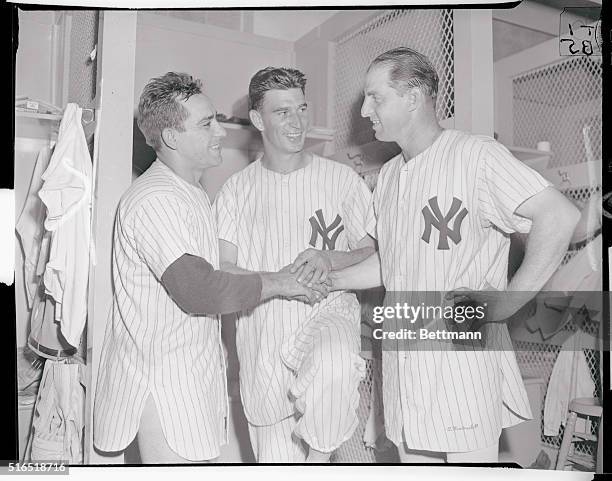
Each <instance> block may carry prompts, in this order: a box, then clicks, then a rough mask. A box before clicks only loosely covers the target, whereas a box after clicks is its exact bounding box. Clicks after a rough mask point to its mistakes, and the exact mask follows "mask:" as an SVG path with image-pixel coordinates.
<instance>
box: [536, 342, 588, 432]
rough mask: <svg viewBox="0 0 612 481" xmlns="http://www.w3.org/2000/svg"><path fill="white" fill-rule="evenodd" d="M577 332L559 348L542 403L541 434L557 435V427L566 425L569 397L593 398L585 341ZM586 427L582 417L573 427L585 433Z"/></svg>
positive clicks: (570, 398)
mask: <svg viewBox="0 0 612 481" xmlns="http://www.w3.org/2000/svg"><path fill="white" fill-rule="evenodd" d="M584 335H585V334H584V333H583V332H582V331H578V332H577V333H576V334H574V335H572V336H571V337H570V338H569V339H567V341H565V342H564V343H563V346H561V351H560V352H559V355H558V357H557V361H556V362H555V365H554V367H553V370H552V373H551V375H550V380H549V381H548V389H547V391H546V399H545V402H544V435H545V436H557V435H558V434H559V427H560V426H561V425H562V424H565V418H566V416H567V412H568V407H569V403H570V401H571V400H572V399H575V398H581V397H593V393H594V391H595V384H594V383H593V379H592V375H591V370H590V369H589V365H588V363H587V360H586V357H585V355H584V351H583V350H582V349H581V348H580V346H582V345H583V344H584V343H583V342H582V336H584ZM588 428H589V426H587V425H586V423H585V420H584V419H581V418H578V419H577V421H576V430H577V431H582V432H586V431H587V429H588Z"/></svg>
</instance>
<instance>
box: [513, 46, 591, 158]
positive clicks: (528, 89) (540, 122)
mask: <svg viewBox="0 0 612 481" xmlns="http://www.w3.org/2000/svg"><path fill="white" fill-rule="evenodd" d="M601 76H602V69H601V60H597V58H594V57H573V58H570V59H569V60H564V61H561V62H558V63H555V64H552V65H547V66H545V67H542V68H539V69H536V70H532V71H530V72H525V73H524V74H522V75H520V76H518V77H516V78H514V79H513V104H514V143H515V145H517V146H521V147H530V148H535V147H536V144H537V142H538V141H544V140H545V141H548V142H550V145H551V149H552V151H553V152H554V154H555V155H554V156H553V157H552V159H551V160H550V163H549V165H548V167H549V168H553V167H559V166H564V165H573V164H577V163H581V162H586V161H587V160H589V156H592V157H593V158H594V159H601V135H602V120H601V91H602V77H601ZM589 150H590V152H589Z"/></svg>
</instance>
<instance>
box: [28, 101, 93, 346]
mask: <svg viewBox="0 0 612 481" xmlns="http://www.w3.org/2000/svg"><path fill="white" fill-rule="evenodd" d="M81 116H82V109H81V108H80V107H79V106H78V105H76V104H68V105H67V106H66V110H65V111H64V116H63V118H62V122H61V124H60V129H59V134H58V139H57V145H56V147H55V151H54V152H53V156H52V157H51V161H50V163H49V167H48V168H47V170H46V171H45V173H44V174H43V176H42V178H43V181H44V183H43V186H42V188H41V190H40V192H39V196H40V198H41V200H42V201H43V203H44V204H45V206H46V207H47V218H46V219H45V228H46V229H47V230H48V231H50V232H51V246H50V253H49V261H48V263H47V267H46V269H45V274H44V284H45V290H46V292H47V293H48V294H49V295H51V296H52V297H53V298H54V299H55V301H56V303H57V304H56V320H57V321H59V322H60V325H61V331H62V334H63V335H64V337H65V338H66V340H67V341H68V342H69V343H70V344H71V345H73V346H75V347H78V345H79V339H80V336H81V333H82V331H83V327H84V326H85V321H86V317H87V279H88V274H89V243H90V238H91V231H90V220H91V211H90V209H91V178H92V167H91V157H90V155H89V150H88V148H87V142H86V140H85V134H84V132H83V127H82V125H81Z"/></svg>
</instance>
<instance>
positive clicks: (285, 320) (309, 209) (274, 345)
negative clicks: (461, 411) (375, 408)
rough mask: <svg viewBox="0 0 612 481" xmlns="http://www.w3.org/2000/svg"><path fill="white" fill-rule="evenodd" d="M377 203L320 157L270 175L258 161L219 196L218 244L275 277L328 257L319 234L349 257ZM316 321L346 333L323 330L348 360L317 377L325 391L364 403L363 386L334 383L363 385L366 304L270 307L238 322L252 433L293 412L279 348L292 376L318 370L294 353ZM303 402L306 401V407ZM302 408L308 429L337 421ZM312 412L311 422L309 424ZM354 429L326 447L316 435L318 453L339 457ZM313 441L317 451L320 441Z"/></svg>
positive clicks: (338, 296)
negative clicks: (303, 369)
mask: <svg viewBox="0 0 612 481" xmlns="http://www.w3.org/2000/svg"><path fill="white" fill-rule="evenodd" d="M370 202H371V195H370V192H369V190H368V188H367V186H366V185H365V183H364V182H363V181H362V180H361V179H360V178H359V176H357V174H356V173H355V172H354V171H353V170H352V169H351V168H350V167H348V166H345V165H342V164H339V163H337V162H334V161H331V160H328V159H324V158H321V157H318V156H313V159H312V161H311V162H310V163H309V164H308V165H307V166H306V167H304V168H302V169H299V170H296V171H294V172H291V173H289V174H279V173H276V172H273V171H270V170H268V169H266V168H264V167H263V166H262V164H261V161H260V160H257V161H255V162H253V163H252V164H251V165H249V166H248V167H247V168H245V169H244V170H242V171H241V172H239V173H237V174H235V175H234V176H232V177H231V178H230V179H229V180H228V181H227V182H226V184H225V185H224V186H223V188H222V189H221V191H220V192H219V194H218V196H217V199H216V210H217V219H218V222H219V237H220V238H221V239H224V240H226V241H228V242H231V243H232V244H234V245H236V246H237V247H238V258H237V265H238V266H239V267H242V268H245V269H249V270H253V271H278V270H279V269H281V268H282V267H284V266H286V265H288V264H290V263H292V262H293V260H294V259H295V257H297V255H298V254H299V253H300V252H302V251H303V250H305V249H307V248H309V247H314V248H317V249H321V248H323V245H324V240H323V236H322V235H321V234H317V228H315V227H314V226H316V225H318V226H319V227H321V228H322V229H323V230H326V229H325V228H327V229H328V232H327V233H326V234H325V235H326V237H327V240H328V241H331V242H332V244H333V239H335V245H333V247H334V248H335V249H336V250H345V251H346V250H349V248H350V247H355V245H356V244H357V243H358V242H359V241H360V240H361V239H362V238H363V237H364V236H365V235H366V230H365V227H366V221H365V217H366V214H367V210H368V205H369V203H370ZM317 211H320V213H319V214H317ZM330 227H333V228H332V229H329V228H330ZM311 242H312V244H311ZM318 312H325V313H326V314H327V317H325V319H326V321H325V322H326V323H333V322H336V320H338V326H342V327H338V329H337V331H336V332H334V331H333V330H331V331H330V330H326V329H322V332H325V333H326V334H324V336H325V337H326V339H327V341H326V342H330V343H332V344H333V345H335V346H337V347H338V349H340V350H341V351H342V352H343V353H344V354H345V357H344V358H343V359H342V360H341V362H342V366H336V365H334V366H333V369H332V366H331V365H326V367H325V369H322V370H321V373H320V375H322V374H323V372H325V374H326V375H329V376H330V377H329V380H328V381H326V382H327V383H328V384H329V383H331V384H332V385H333V389H334V390H336V391H338V390H353V391H354V392H355V395H356V394H357V384H358V381H357V383H354V382H352V381H351V382H350V383H349V384H346V382H344V384H342V383H339V382H337V381H336V380H337V379H343V377H348V378H349V379H351V380H352V379H354V378H356V377H357V374H356V373H355V372H356V364H358V363H356V362H355V360H354V358H353V357H352V356H353V355H357V354H358V352H359V342H358V339H359V304H358V302H357V300H356V298H355V296H354V295H353V294H349V293H340V292H339V293H334V294H332V295H330V296H329V297H328V298H327V299H326V300H324V301H323V302H322V303H320V304H319V305H318V306H317V307H316V308H314V310H313V307H311V306H308V305H306V304H304V303H301V302H298V301H288V300H284V299H279V298H274V299H270V300H268V301H266V302H264V303H262V304H261V305H260V306H258V307H257V308H255V309H253V310H252V311H249V312H244V313H242V314H241V315H240V317H239V318H238V321H237V335H236V343H237V351H238V357H239V360H240V389H241V395H242V400H243V405H244V408H245V413H246V416H247V419H248V420H249V422H250V423H251V424H253V425H256V426H264V425H271V424H274V423H277V422H278V421H279V420H281V419H284V418H286V417H287V416H289V415H291V414H292V413H293V412H294V410H295V407H294V403H293V402H292V400H291V399H290V397H289V391H290V389H291V387H292V386H294V382H295V376H294V373H293V372H292V370H291V369H288V367H287V365H285V364H284V363H283V362H282V361H281V356H280V354H281V348H283V347H284V351H285V354H287V357H290V358H291V359H292V360H293V361H294V362H293V364H292V362H291V361H289V362H288V364H289V365H291V367H292V368H293V369H298V368H299V367H300V366H301V364H302V363H303V362H305V358H309V359H310V360H311V361H312V360H313V358H312V356H313V355H314V354H313V352H314V351H312V350H311V351H308V352H307V353H306V354H307V355H305V356H304V354H305V353H304V352H302V353H299V352H298V351H299V346H298V349H297V350H294V346H295V343H296V342H297V341H298V339H301V336H300V335H299V333H303V332H305V331H302V329H303V328H304V327H305V326H306V325H307V324H309V323H310V322H311V321H312V320H314V319H315V318H316V315H317V313H318ZM340 319H341V321H340ZM305 335H306V336H307V334H305ZM317 355H318V354H317ZM332 361H333V362H340V361H339V360H338V359H337V358H335V357H333V356H331V357H329V356H328V357H327V358H325V359H322V358H317V363H318V365H320V363H321V362H323V363H329V362H332ZM336 369H337V372H336V371H334V370H336ZM332 379H334V380H333V381H332ZM353 384H354V387H353V386H352V385H353ZM319 387H320V388H321V385H319ZM336 391H334V392H336ZM338 392H339V391H338ZM343 392H344V391H343ZM299 394H300V396H299V397H302V394H305V393H302V391H300V392H299ZM319 395H321V394H319ZM330 395H331V394H330ZM345 396H346V397H347V401H346V402H344V404H334V405H335V406H337V408H336V409H348V406H352V404H351V402H352V401H348V399H351V400H352V397H351V396H348V395H347V394H345ZM306 398H307V396H306V397H304V402H305V403H306V404H307V402H306ZM311 399H314V398H311ZM338 400H339V398H338ZM301 407H302V408H303V409H304V411H303V412H304V417H305V419H304V421H306V420H309V421H308V422H309V423H310V422H311V421H310V420H312V422H313V423H317V422H325V419H327V416H329V415H330V414H331V413H327V412H323V411H325V410H327V409H329V408H327V407H326V408H325V409H322V410H319V412H318V413H317V412H314V411H313V412H311V411H309V410H308V408H307V407H305V405H301ZM355 408H356V404H355V407H354V408H353V409H352V411H353V412H352V413H350V414H349V416H353V417H354V416H355V413H354V411H355ZM349 410H350V409H349ZM307 412H308V414H309V416H306V413H307ZM333 413H336V411H333ZM310 414H312V416H310ZM336 416H339V414H337V415H336ZM321 419H323V421H320V420H321ZM353 424H354V423H353V421H349V422H347V423H344V424H343V427H342V429H339V431H338V432H337V433H336V434H335V435H334V436H330V437H329V438H326V437H325V436H322V437H323V439H319V437H318V436H319V435H318V434H317V435H316V436H317V442H316V443H315V446H317V445H319V442H318V441H323V440H326V442H327V440H329V441H330V442H331V443H332V444H333V445H330V446H331V447H330V446H327V447H326V449H325V450H328V449H329V450H331V449H333V448H334V447H335V446H336V445H337V444H339V442H342V440H343V439H344V438H345V437H346V435H347V433H346V432H345V431H347V430H351V429H354V426H353ZM308 432H311V433H315V429H314V426H312V427H310V428H309V429H306V430H303V431H301V433H302V435H303V436H304V437H305V438H308V434H307V433H308ZM351 432H352V430H351ZM331 438H334V439H333V440H331ZM309 439H310V440H311V441H312V442H313V443H314V438H312V437H310V438H309ZM306 440H307V441H308V439H306ZM320 447H323V446H320Z"/></svg>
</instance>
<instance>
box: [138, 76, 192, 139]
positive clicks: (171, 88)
mask: <svg viewBox="0 0 612 481" xmlns="http://www.w3.org/2000/svg"><path fill="white" fill-rule="evenodd" d="M200 93H202V82H201V81H200V80H198V79H194V78H193V77H192V76H191V75H188V74H186V73H176V72H168V73H166V74H165V75H162V76H161V77H156V78H153V79H151V80H149V83H147V85H146V86H145V88H144V90H143V91H142V94H141V95H140V102H139V103H138V127H139V128H140V130H141V131H142V134H143V135H144V136H145V139H146V140H147V144H149V145H150V146H151V147H153V148H154V149H155V150H159V149H160V148H161V133H162V131H163V130H164V129H166V128H169V127H171V128H174V129H176V130H178V131H181V132H182V131H183V130H184V126H183V122H184V121H185V120H186V119H187V117H188V115H189V114H188V112H187V110H186V109H185V107H183V106H182V105H181V104H180V103H178V102H177V101H176V100H177V99H181V100H187V99H189V97H191V96H192V95H196V94H200Z"/></svg>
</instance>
